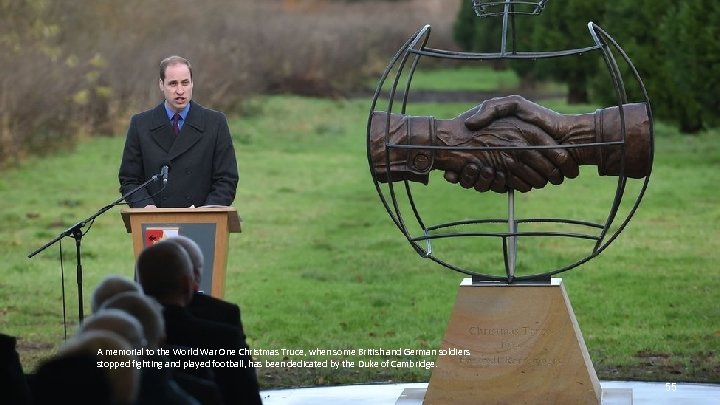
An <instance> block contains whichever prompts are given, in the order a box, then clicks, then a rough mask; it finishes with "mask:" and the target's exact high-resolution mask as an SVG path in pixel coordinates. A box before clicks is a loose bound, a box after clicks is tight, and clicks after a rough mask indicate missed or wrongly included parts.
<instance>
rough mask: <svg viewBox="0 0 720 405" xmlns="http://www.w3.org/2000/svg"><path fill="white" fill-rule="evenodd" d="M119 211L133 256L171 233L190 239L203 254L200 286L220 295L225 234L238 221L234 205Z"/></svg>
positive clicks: (233, 229)
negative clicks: (130, 242)
mask: <svg viewBox="0 0 720 405" xmlns="http://www.w3.org/2000/svg"><path fill="white" fill-rule="evenodd" d="M121 214H122V218H123V222H125V228H126V229H127V231H128V233H130V234H132V240H133V250H134V252H135V258H136V259H137V257H138V256H139V255H140V252H142V250H143V249H144V248H145V247H146V246H149V245H151V244H153V243H156V242H159V241H161V240H163V239H165V238H168V237H171V236H175V235H182V236H185V237H188V238H190V239H192V240H194V241H195V242H196V243H197V244H198V245H199V246H200V249H201V250H202V253H203V256H204V257H205V266H204V272H203V277H202V282H201V285H200V289H201V290H202V291H205V292H206V293H209V294H210V295H212V296H214V297H218V298H222V297H223V295H224V291H225V267H226V266H227V255H228V241H229V238H230V235H229V234H230V233H231V232H233V233H239V232H240V222H241V221H240V218H239V217H238V214H237V210H236V209H235V208H233V207H219V208H128V209H124V210H122V211H121Z"/></svg>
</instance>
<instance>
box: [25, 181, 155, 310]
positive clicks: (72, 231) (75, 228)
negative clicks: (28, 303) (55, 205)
mask: <svg viewBox="0 0 720 405" xmlns="http://www.w3.org/2000/svg"><path fill="white" fill-rule="evenodd" d="M159 176H160V174H156V175H154V176H152V177H151V178H149V179H148V180H147V181H145V182H144V183H143V184H141V185H139V186H137V187H135V188H134V189H132V190H130V191H129V192H128V193H126V194H125V195H123V196H122V197H120V198H118V199H117V200H115V201H113V202H111V203H110V204H108V205H106V206H104V207H102V208H100V209H99V210H98V211H97V212H96V213H94V214H92V215H91V216H89V217H88V218H86V219H84V220H82V221H80V222H78V223H76V224H75V225H72V226H71V227H69V228H67V229H66V230H64V231H62V232H60V234H59V235H58V236H56V237H55V238H53V239H52V240H50V241H49V242H47V243H46V244H44V245H42V246H41V247H39V248H38V249H36V250H35V251H34V252H32V253H30V254H29V255H28V258H29V259H30V258H32V257H33V256H35V255H36V254H38V253H40V252H42V251H43V250H45V249H47V248H48V247H50V246H52V245H54V244H55V243H56V242H57V241H59V240H60V239H62V238H64V237H66V236H69V237H71V238H73V239H75V256H76V262H77V266H76V272H77V286H78V322H82V320H83V318H84V314H83V299H82V296H83V293H82V260H81V259H80V245H81V243H82V238H83V236H84V235H83V233H82V229H83V228H84V227H85V225H87V224H88V223H92V222H93V221H95V218H97V217H99V216H100V215H102V214H104V213H105V212H106V211H107V210H109V209H110V208H112V207H114V206H116V205H118V204H120V203H121V202H122V201H123V200H126V199H127V198H128V197H130V196H131V195H133V194H134V193H135V192H137V191H138V190H140V189H141V188H143V187H145V186H147V185H148V184H150V183H152V182H153V181H157V180H158V179H159V178H160V177H159ZM63 294H64V293H63Z"/></svg>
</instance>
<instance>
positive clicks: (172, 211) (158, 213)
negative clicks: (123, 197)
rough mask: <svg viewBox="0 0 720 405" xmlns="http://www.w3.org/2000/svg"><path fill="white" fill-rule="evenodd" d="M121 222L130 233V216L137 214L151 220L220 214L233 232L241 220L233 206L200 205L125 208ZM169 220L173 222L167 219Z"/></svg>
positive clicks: (121, 212) (236, 229)
mask: <svg viewBox="0 0 720 405" xmlns="http://www.w3.org/2000/svg"><path fill="white" fill-rule="evenodd" d="M120 214H121V215H122V219H123V222H124V223H125V229H127V231H128V233H131V232H132V230H131V227H130V217H131V216H135V215H139V216H152V217H153V220H162V218H163V217H167V218H171V217H177V216H179V215H180V216H182V215H191V216H192V215H200V216H204V215H207V214H220V215H225V216H227V221H228V230H229V231H230V232H233V233H237V232H240V223H241V222H242V220H241V219H240V217H239V216H238V214H237V209H235V208H234V207H200V208H125V209H123V210H122V211H120ZM169 222H173V221H171V220H169Z"/></svg>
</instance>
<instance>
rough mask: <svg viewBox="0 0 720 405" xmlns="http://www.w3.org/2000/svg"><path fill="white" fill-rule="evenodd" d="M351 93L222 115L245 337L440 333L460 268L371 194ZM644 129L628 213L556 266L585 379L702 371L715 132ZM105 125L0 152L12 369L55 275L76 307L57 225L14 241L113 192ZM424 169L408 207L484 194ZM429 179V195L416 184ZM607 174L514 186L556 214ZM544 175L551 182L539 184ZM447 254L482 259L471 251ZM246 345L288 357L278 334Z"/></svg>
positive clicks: (286, 382)
mask: <svg viewBox="0 0 720 405" xmlns="http://www.w3.org/2000/svg"><path fill="white" fill-rule="evenodd" d="M468 107H470V106H469V105H455V104H443V105H418V106H416V110H413V111H411V112H417V113H423V111H425V112H428V111H433V112H435V114H436V115H438V116H443V114H444V115H445V116H446V117H450V116H452V115H454V114H455V113H458V112H461V111H465V110H466V109H467V108H468ZM368 108H369V102H368V100H351V101H328V100H317V99H306V98H296V97H267V98H258V99H255V100H253V101H252V105H251V110H252V113H251V114H250V115H249V116H247V117H242V118H233V119H232V120H231V131H232V133H233V136H234V138H235V146H236V150H237V156H238V165H239V169H240V184H239V189H238V195H237V199H236V202H235V204H234V206H235V207H236V208H237V209H238V211H239V213H240V215H241V217H242V219H243V221H244V222H243V233H241V234H235V235H232V236H231V238H230V244H231V246H230V257H229V259H228V271H227V281H226V293H225V297H226V299H228V300H230V301H234V302H237V303H238V304H239V305H240V306H241V308H242V310H243V321H244V323H245V328H246V332H247V334H248V336H249V343H250V345H251V346H252V347H253V348H256V349H266V350H272V349H277V350H278V351H280V350H281V349H286V350H290V349H292V350H295V349H304V350H305V353H306V354H307V353H308V351H309V350H310V349H313V348H321V349H337V350H343V349H346V350H352V349H360V348H383V349H413V350H415V349H428V348H429V349H432V348H437V347H438V346H439V344H440V341H441V339H442V336H443V334H444V331H445V326H446V324H447V320H448V317H449V314H450V311H451V308H452V305H453V303H454V298H455V294H456V292H457V287H458V283H459V282H460V280H461V279H462V275H461V274H458V273H454V272H451V271H448V270H446V269H443V268H440V267H439V266H437V265H436V264H434V263H432V262H430V261H427V260H423V259H421V258H420V257H418V256H417V255H416V254H415V253H414V252H413V251H412V249H411V248H410V246H408V243H407V242H406V241H405V240H404V238H403V236H402V235H401V234H400V232H399V231H398V230H397V229H396V228H395V226H394V225H393V223H392V222H391V220H390V219H389V218H388V216H387V213H386V212H385V210H384V208H383V207H382V205H381V204H380V201H379V199H378V196H377V193H376V192H375V189H374V186H373V183H372V181H371V179H370V175H369V169H368V166H367V160H366V154H365V127H366V120H367V114H368ZM558 108H561V107H558ZM590 108H591V107H590V106H588V110H587V111H593V109H590ZM657 129H658V131H657V132H658V137H657V143H656V159H655V166H654V170H653V176H652V178H651V181H650V187H649V189H648V191H647V194H646V197H645V200H644V201H643V204H642V205H641V206H640V209H639V210H638V212H637V214H636V215H635V217H634V219H633V221H632V222H631V223H630V225H629V226H628V227H627V229H626V230H625V231H624V232H623V233H622V234H621V235H620V237H619V238H618V240H617V241H616V242H615V243H614V244H613V245H611V246H610V247H609V248H608V250H607V251H606V252H604V253H603V254H602V255H601V256H600V257H598V258H597V259H595V260H592V261H590V262H588V263H587V264H585V265H583V266H581V268H580V269H578V270H575V271H572V272H570V273H566V274H564V275H563V277H564V280H565V283H566V289H567V290H568V293H569V295H570V299H571V301H572V305H573V308H574V310H575V313H576V316H577V319H578V321H579V324H580V327H581V329H582V332H583V335H584V337H585V342H586V344H587V346H588V349H589V352H590V355H591V357H592V360H593V363H594V365H595V368H596V370H597V372H598V375H599V377H600V378H601V379H638V380H653V381H711V382H716V383H717V382H720V322H719V319H720V304H719V303H718V293H717V291H718V287H720V272H719V271H718V270H719V269H718V264H717V263H720V235H719V234H718V224H719V223H720V204H718V202H719V199H718V192H717V185H718V184H719V183H720V146H719V145H720V144H719V143H718V139H720V138H719V136H720V133H718V132H717V131H715V132H713V133H709V134H703V135H699V136H681V135H678V134H676V133H674V132H673V130H671V129H670V128H668V127H665V126H662V125H659V126H658V128H657ZM123 142H124V140H123V139H122V137H115V138H99V139H94V140H91V141H87V142H84V143H82V144H81V145H80V146H79V147H78V148H77V149H76V150H75V151H73V152H62V153H59V154H57V155H55V156H52V157H47V158H41V159H33V160H30V161H27V162H26V163H24V164H22V165H21V166H20V167H18V168H13V169H9V170H5V171H4V172H3V176H2V178H0V195H1V196H2V201H3V203H2V204H3V207H2V208H3V209H2V210H1V211H0V216H1V219H2V229H1V230H0V258H2V263H3V264H2V269H3V275H4V277H3V278H2V282H0V283H1V284H2V288H0V331H2V332H3V333H7V334H11V335H15V336H19V337H20V340H19V351H20V354H21V357H22V361H23V363H24V366H25V368H26V369H27V370H31V369H32V368H33V367H34V366H35V364H37V362H38V361H39V359H41V358H43V357H46V356H48V355H50V354H51V353H52V352H53V350H54V348H55V347H56V346H57V345H58V344H60V343H61V342H62V340H63V314H62V300H61V287H60V286H61V280H64V283H65V286H66V293H67V297H66V302H67V311H68V312H67V318H68V321H69V331H68V332H69V333H73V332H74V330H75V327H76V319H77V304H76V303H77V288H76V279H75V256H74V242H73V241H72V240H71V239H64V240H63V242H62V247H63V253H64V261H63V263H62V266H61V263H60V261H59V248H58V245H54V246H53V247H51V248H49V249H47V250H46V251H44V252H43V253H41V254H39V255H38V256H36V257H34V258H32V259H28V258H27V255H28V253H30V252H31V251H33V250H34V249H36V248H38V247H39V246H42V245H43V244H44V243H45V242H47V241H48V240H50V239H52V238H53V237H55V236H56V235H57V234H58V233H60V232H61V231H62V230H64V229H66V228H67V227H68V226H70V225H71V224H73V223H75V222H77V221H79V220H81V219H84V218H86V217H88V216H90V215H91V214H92V213H94V212H95V211H96V210H97V209H99V208H100V207H102V206H103V205H105V204H107V203H109V202H110V201H112V200H114V199H115V198H117V195H118V194H117V188H118V184H117V167H118V165H119V160H120V155H121V151H122V146H123ZM431 186H432V187H429V188H428V189H427V190H422V189H419V190H418V192H419V193H420V194H423V195H426V196H427V199H428V200H427V201H429V202H430V203H428V204H427V205H424V206H423V210H424V211H425V212H427V213H428V214H429V215H431V216H432V215H438V216H440V215H441V214H442V213H444V212H445V211H443V208H445V207H448V206H465V201H469V203H471V204H479V203H478V201H485V200H488V199H497V198H499V197H500V198H501V196H496V195H490V194H487V195H481V194H477V193H475V192H472V191H466V190H462V189H460V188H459V187H457V186H452V185H449V184H446V183H445V182H444V180H442V178H441V177H437V176H436V177H433V178H432V180H431ZM436 187H437V190H439V192H440V193H441V197H442V198H439V197H438V196H433V195H432V194H433V191H434V190H435V188H436ZM607 187H608V186H607V179H601V178H598V177H597V176H596V175H595V172H594V171H593V170H587V171H583V173H582V174H581V176H580V177H579V178H578V179H575V180H568V181H567V182H566V184H564V185H563V186H560V187H552V186H548V188H546V189H544V190H539V191H538V192H537V197H536V196H535V195H534V194H535V192H532V193H528V194H524V195H522V196H520V197H519V201H520V203H521V204H522V206H523V207H524V206H528V207H533V208H532V209H533V210H537V211H543V210H548V211H552V210H555V209H557V207H556V206H555V204H557V201H560V205H561V206H562V207H566V208H567V207H573V208H571V209H570V211H571V212H572V214H573V215H578V216H590V217H591V218H595V217H602V215H607V210H608V205H607V204H608V202H607V198H604V197H603V198H600V197H599V196H600V195H605V194H606V193H607V191H608V188H607ZM565 189H567V190H568V191H567V192H564V191H563V190H565ZM556 192H557V193H558V194H559V195H561V194H562V195H564V196H560V197H558V198H560V200H550V199H549V197H548V198H546V197H547V196H548V195H550V194H554V193H556ZM610 192H612V189H610ZM568 194H569V195H568ZM596 196H597V198H596ZM553 201H555V202H553ZM441 203H443V204H441ZM575 207H576V208H577V209H575ZM119 212H120V208H114V209H112V210H111V211H109V212H107V213H106V214H104V215H103V216H101V217H100V218H98V219H97V221H95V224H94V225H93V226H92V228H91V229H90V230H89V232H88V233H87V235H86V236H85V238H84V239H83V257H82V259H83V265H84V274H83V287H84V301H85V308H86V309H87V308H89V305H88V297H89V295H90V291H91V290H92V288H93V287H94V286H95V285H96V284H97V282H98V281H99V280H100V279H101V278H102V277H103V276H105V275H106V274H111V273H116V274H123V275H126V276H131V275H132V269H133V254H132V245H131V241H130V236H129V235H128V234H126V233H125V229H124V226H123V224H122V220H121V218H120V213H119ZM451 212H453V213H455V211H451ZM471 212H473V211H471ZM478 215H480V214H478ZM565 250H567V249H564V246H563V245H548V246H540V247H539V248H537V249H532V250H531V251H528V252H525V254H527V255H528V257H530V258H532V260H533V261H532V262H529V263H526V266H528V268H529V269H530V270H532V268H533V266H538V267H542V266H547V265H552V264H553V263H554V261H556V260H561V256H560V255H561V254H562V253H564V251H565ZM571 250H572V249H571ZM491 253H494V252H491ZM464 259H466V260H468V261H469V262H473V261H474V260H478V261H481V260H482V262H478V263H481V264H482V265H483V266H488V267H489V268H490V267H493V266H499V265H500V263H499V262H498V261H497V260H494V259H493V256H492V255H490V256H488V257H486V256H485V255H484V254H483V252H479V253H478V255H477V256H470V257H467V258H464ZM63 268H64V278H62V274H63V273H62V272H63ZM88 310H89V309H88ZM255 357H256V360H282V359H283V358H287V359H290V360H293V359H297V357H296V354H290V353H285V354H283V353H282V352H281V351H280V352H279V353H278V354H277V355H267V356H255ZM384 358H385V357H383V358H381V359H384ZM387 358H392V356H390V357H387ZM304 359H305V360H311V359H317V360H325V359H335V360H343V359H345V360H350V361H355V362H358V361H360V360H363V359H365V360H370V359H373V360H377V359H379V357H363V356H359V355H346V356H343V355H331V356H321V355H317V356H306V357H304ZM399 359H413V360H431V361H433V360H434V359H433V357H432V356H422V355H421V356H416V355H413V356H405V355H402V356H399ZM258 374H259V378H260V382H261V385H262V386H263V387H264V388H268V387H279V386H297V385H317V384H338V383H361V382H371V381H372V382H381V381H427V379H428V378H429V375H430V371H429V370H426V369H424V368H422V367H420V368H417V367H416V368H391V367H384V368H383V367H357V364H356V365H355V366H354V367H340V369H338V370H332V369H329V368H323V367H305V368H290V369H283V368H263V369H258Z"/></svg>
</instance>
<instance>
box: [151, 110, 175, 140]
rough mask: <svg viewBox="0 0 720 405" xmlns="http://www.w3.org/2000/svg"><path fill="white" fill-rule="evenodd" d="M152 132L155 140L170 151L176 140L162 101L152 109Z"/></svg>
mask: <svg viewBox="0 0 720 405" xmlns="http://www.w3.org/2000/svg"><path fill="white" fill-rule="evenodd" d="M150 133H151V136H152V138H153V139H154V140H155V142H156V143H157V144H158V145H160V147H161V148H162V149H163V150H164V151H165V152H169V151H170V149H171V148H172V146H173V143H174V142H175V134H173V133H172V128H171V127H170V122H169V121H168V118H167V113H166V112H165V107H164V106H163V104H162V103H160V105H158V106H157V107H155V109H153V111H152V123H151V125H150Z"/></svg>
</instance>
